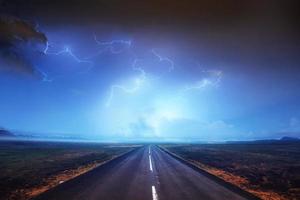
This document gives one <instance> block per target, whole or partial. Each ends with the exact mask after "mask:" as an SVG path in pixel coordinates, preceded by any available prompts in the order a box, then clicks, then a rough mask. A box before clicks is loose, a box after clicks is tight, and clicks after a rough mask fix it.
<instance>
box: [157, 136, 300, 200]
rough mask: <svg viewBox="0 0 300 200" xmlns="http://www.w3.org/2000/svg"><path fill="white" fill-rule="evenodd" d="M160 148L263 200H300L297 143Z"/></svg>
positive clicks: (298, 151)
mask: <svg viewBox="0 0 300 200" xmlns="http://www.w3.org/2000/svg"><path fill="white" fill-rule="evenodd" d="M162 146H163V147H165V148H166V149H167V150H169V151H171V152H173V153H175V154H177V155H179V156H181V157H182V158H185V159H187V160H189V161H190V162H193V163H194V164H196V165H198V166H199V167H200V168H202V169H204V170H206V171H208V172H210V173H212V174H214V175H216V176H219V177H220V178H222V179H224V180H226V181H228V182H231V183H233V184H235V185H238V186H239V187H241V188H243V189H245V190H247V191H249V192H251V193H253V194H255V195H256V196H259V197H260V198H262V199H266V200H267V199H268V200H278V199H293V200H296V199H300V142H274V143H259V144H258V143H238V144H192V145H174V144H172V145H162Z"/></svg>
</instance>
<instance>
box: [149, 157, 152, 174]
mask: <svg viewBox="0 0 300 200" xmlns="http://www.w3.org/2000/svg"><path fill="white" fill-rule="evenodd" d="M149 165H150V171H151V172H153V168H152V161H151V155H149Z"/></svg>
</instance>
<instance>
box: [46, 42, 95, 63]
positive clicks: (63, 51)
mask: <svg viewBox="0 0 300 200" xmlns="http://www.w3.org/2000/svg"><path fill="white" fill-rule="evenodd" d="M49 47H50V45H49V43H48V42H47V44H46V48H45V50H44V54H46V55H56V56H59V55H64V54H66V55H69V56H71V57H72V58H73V59H74V60H75V61H76V62H78V63H88V64H89V65H90V67H89V68H92V67H93V66H94V62H92V61H90V60H86V59H81V58H79V57H78V56H76V55H75V54H74V53H73V51H72V50H71V49H70V48H69V47H68V46H65V47H64V48H63V49H62V50H60V51H57V52H49Z"/></svg>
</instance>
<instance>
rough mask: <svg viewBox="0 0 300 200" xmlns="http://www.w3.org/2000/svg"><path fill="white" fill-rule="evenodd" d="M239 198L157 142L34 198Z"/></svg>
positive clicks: (211, 199)
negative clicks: (170, 153)
mask: <svg viewBox="0 0 300 200" xmlns="http://www.w3.org/2000/svg"><path fill="white" fill-rule="evenodd" d="M201 199H203V200H213V199H214V200H242V199H246V198H245V197H242V196H240V195H239V194H237V193H234V192H233V191H231V190H229V189H227V188H226V187H224V186H223V185H221V184H219V183H217V182H215V181H213V180H212V179H210V178H208V177H206V176H205V175H203V174H201V173H199V172H198V171H195V170H194V169H192V168H190V167H189V166H187V165H185V164H183V163H182V162H180V161H178V160H177V159H175V158H173V157H172V156H170V155H169V154H168V153H166V152H164V151H162V150H161V149H160V148H158V147H157V146H145V147H142V148H140V149H137V150H135V151H133V152H131V153H129V154H128V155H127V156H123V157H121V158H118V159H116V160H113V161H112V162H109V163H107V164H105V165H103V166H100V167H98V168H96V169H94V170H92V171H90V172H88V173H86V174H84V175H81V176H79V177H77V178H75V179H72V180H70V181H67V182H65V183H62V184H60V185H59V186H57V187H55V188H53V189H51V190H49V191H47V192H45V193H43V194H42V195H40V196H38V197H37V198H35V200H201Z"/></svg>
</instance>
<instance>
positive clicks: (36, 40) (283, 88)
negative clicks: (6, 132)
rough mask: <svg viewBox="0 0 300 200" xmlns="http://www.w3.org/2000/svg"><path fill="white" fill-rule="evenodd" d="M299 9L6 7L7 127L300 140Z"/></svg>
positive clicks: (113, 0) (4, 1) (3, 74)
mask: <svg viewBox="0 0 300 200" xmlns="http://www.w3.org/2000/svg"><path fill="white" fill-rule="evenodd" d="M299 4H300V3H299V2H298V1H292V0H287V1H276V0H274V1H266V0H260V1H258V0H253V1H241V0H239V1H238V0H228V1H221V0H210V1H208V0H205V1H204V0H202V1H201V0H197V1H196V0H190V1H178V2H176V1H170V0H161V1H158V0H154V1H139V0H129V1H124V0H123V1H121V0H110V1H102V0H85V1H83V0H69V1H67V0H65V1H63V0H60V1H59V0H51V1H50V0H27V1H25V0H0V12H1V16H2V17H1V23H0V30H1V33H2V34H0V36H1V37H2V38H0V45H1V47H0V53H1V54H0V65H1V66H0V92H1V99H0V111H1V112H0V126H2V127H5V128H8V129H12V130H20V131H29V132H37V133H45V134H66V135H72V134H74V135H81V136H84V137H90V138H105V139H116V138H118V139H123V138H138V139H157V138H166V139H186V140H193V139H202V140H227V139H228V140H229V139H256V138H271V137H272V138H273V137H281V136H283V135H290V136H299V135H300V103H299V102H300V92H299V86H300V73H299V72H300V66H299V65H300V55H299V54H300V37H299V35H300V29H299V24H300V23H299V22H300V17H299V13H300V11H299V8H300V5H299Z"/></svg>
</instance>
